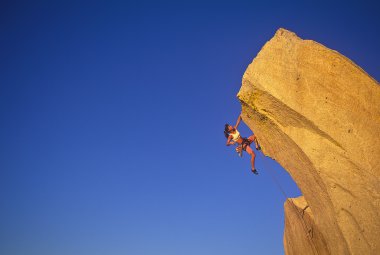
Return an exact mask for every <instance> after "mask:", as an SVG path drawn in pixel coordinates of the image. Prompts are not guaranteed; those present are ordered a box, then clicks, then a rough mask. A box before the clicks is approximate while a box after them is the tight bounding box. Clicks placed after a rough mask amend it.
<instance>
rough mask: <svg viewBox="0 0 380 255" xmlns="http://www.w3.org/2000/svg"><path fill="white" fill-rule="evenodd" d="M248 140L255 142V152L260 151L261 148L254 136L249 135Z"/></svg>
mask: <svg viewBox="0 0 380 255" xmlns="http://www.w3.org/2000/svg"><path fill="white" fill-rule="evenodd" d="M248 139H249V140H250V141H252V142H255V145H256V150H260V149H261V147H260V145H259V142H258V141H257V137H256V136H255V135H251V136H250V137H248Z"/></svg>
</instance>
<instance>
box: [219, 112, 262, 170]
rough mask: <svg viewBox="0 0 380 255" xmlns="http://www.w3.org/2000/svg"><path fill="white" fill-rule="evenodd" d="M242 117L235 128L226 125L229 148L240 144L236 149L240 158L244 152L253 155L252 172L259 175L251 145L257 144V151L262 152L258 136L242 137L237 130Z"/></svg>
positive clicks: (225, 132) (225, 131)
mask: <svg viewBox="0 0 380 255" xmlns="http://www.w3.org/2000/svg"><path fill="white" fill-rule="evenodd" d="M241 119H242V118H241V115H239V117H238V120H237V122H236V125H235V126H234V127H233V126H231V125H229V124H226V125H225V126H224V135H225V137H226V138H227V143H226V145H227V146H230V145H233V144H235V143H237V144H238V147H236V152H237V153H238V154H239V156H240V157H241V156H242V153H243V150H244V151H246V152H247V153H248V154H249V155H251V171H252V173H254V174H256V175H257V174H258V172H257V170H256V168H255V157H256V155H255V153H254V152H253V150H252V149H251V146H250V145H251V143H252V142H255V145H256V150H260V149H261V148H260V145H259V143H258V142H257V138H256V136H255V135H254V134H253V135H251V136H250V137H248V138H246V137H241V136H240V133H239V131H238V130H237V128H238V126H239V124H240V121H241Z"/></svg>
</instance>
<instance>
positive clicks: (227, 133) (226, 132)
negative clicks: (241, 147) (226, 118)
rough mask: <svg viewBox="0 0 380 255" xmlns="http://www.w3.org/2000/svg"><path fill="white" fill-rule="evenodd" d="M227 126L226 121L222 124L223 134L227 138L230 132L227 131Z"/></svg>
mask: <svg viewBox="0 0 380 255" xmlns="http://www.w3.org/2000/svg"><path fill="white" fill-rule="evenodd" d="M228 126H229V124H228V123H226V125H224V136H225V137H226V138H228V137H229V136H230V132H228Z"/></svg>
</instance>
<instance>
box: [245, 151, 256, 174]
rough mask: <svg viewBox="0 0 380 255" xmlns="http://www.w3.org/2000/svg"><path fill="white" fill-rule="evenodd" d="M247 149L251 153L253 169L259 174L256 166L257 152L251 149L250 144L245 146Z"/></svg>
mask: <svg viewBox="0 0 380 255" xmlns="http://www.w3.org/2000/svg"><path fill="white" fill-rule="evenodd" d="M245 151H246V152H247V153H248V154H249V155H251V171H252V172H253V173H254V174H257V170H256V168H255V158H256V155H255V153H254V152H253V150H252V149H251V147H250V146H249V145H247V146H246V148H245Z"/></svg>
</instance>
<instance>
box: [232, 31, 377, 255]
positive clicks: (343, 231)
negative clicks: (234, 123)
mask: <svg viewBox="0 0 380 255" xmlns="http://www.w3.org/2000/svg"><path fill="white" fill-rule="evenodd" d="M358 50H360V49H358ZM238 98H239V100H240V102H241V105H242V115H243V120H244V122H245V123H246V124H247V125H248V126H249V127H250V128H251V129H252V131H253V132H254V133H255V134H256V135H257V137H258V139H259V142H260V143H261V146H262V149H263V152H264V154H266V155H267V156H269V157H271V158H273V159H275V160H276V161H277V162H278V163H279V164H281V165H282V166H283V167H284V168H285V169H286V170H287V171H288V172H289V173H290V175H291V176H292V177H293V179H294V180H295V182H296V183H297V185H298V187H299V188H300V189H301V191H302V193H303V197H300V198H297V199H294V200H293V203H292V201H290V200H288V201H287V202H286V203H285V214H286V215H285V231H284V246H285V251H286V254H360V255H361V254H380V142H379V141H380V87H379V84H378V82H377V81H376V80H374V79H373V78H372V77H370V76H369V75H368V74H367V73H366V72H365V71H364V70H363V69H361V68H360V67H359V66H357V65H356V64H355V63H353V62H352V61H351V60H349V59H348V58H346V57H344V56H343V55H341V54H340V53H338V52H337V51H334V50H331V49H328V48H326V47H325V46H323V45H321V44H319V43H317V42H314V41H311V40H302V39H300V38H299V37H297V35H296V34H294V33H292V32H290V31H287V30H285V29H279V30H278V31H277V32H276V34H275V36H274V37H273V38H272V39H271V40H270V41H268V42H267V43H266V44H265V45H264V47H263V48H262V49H261V51H260V52H259V54H258V55H257V57H256V58H255V59H254V60H253V62H252V63H251V64H250V65H249V66H248V68H247V70H246V71H245V73H244V76H243V80H242V86H241V89H240V91H239V93H238ZM306 206H307V208H305V207H306ZM297 211H298V212H297ZM299 212H300V213H299ZM305 222H307V223H306V224H307V225H308V226H307V227H302V224H303V223H305Z"/></svg>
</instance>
